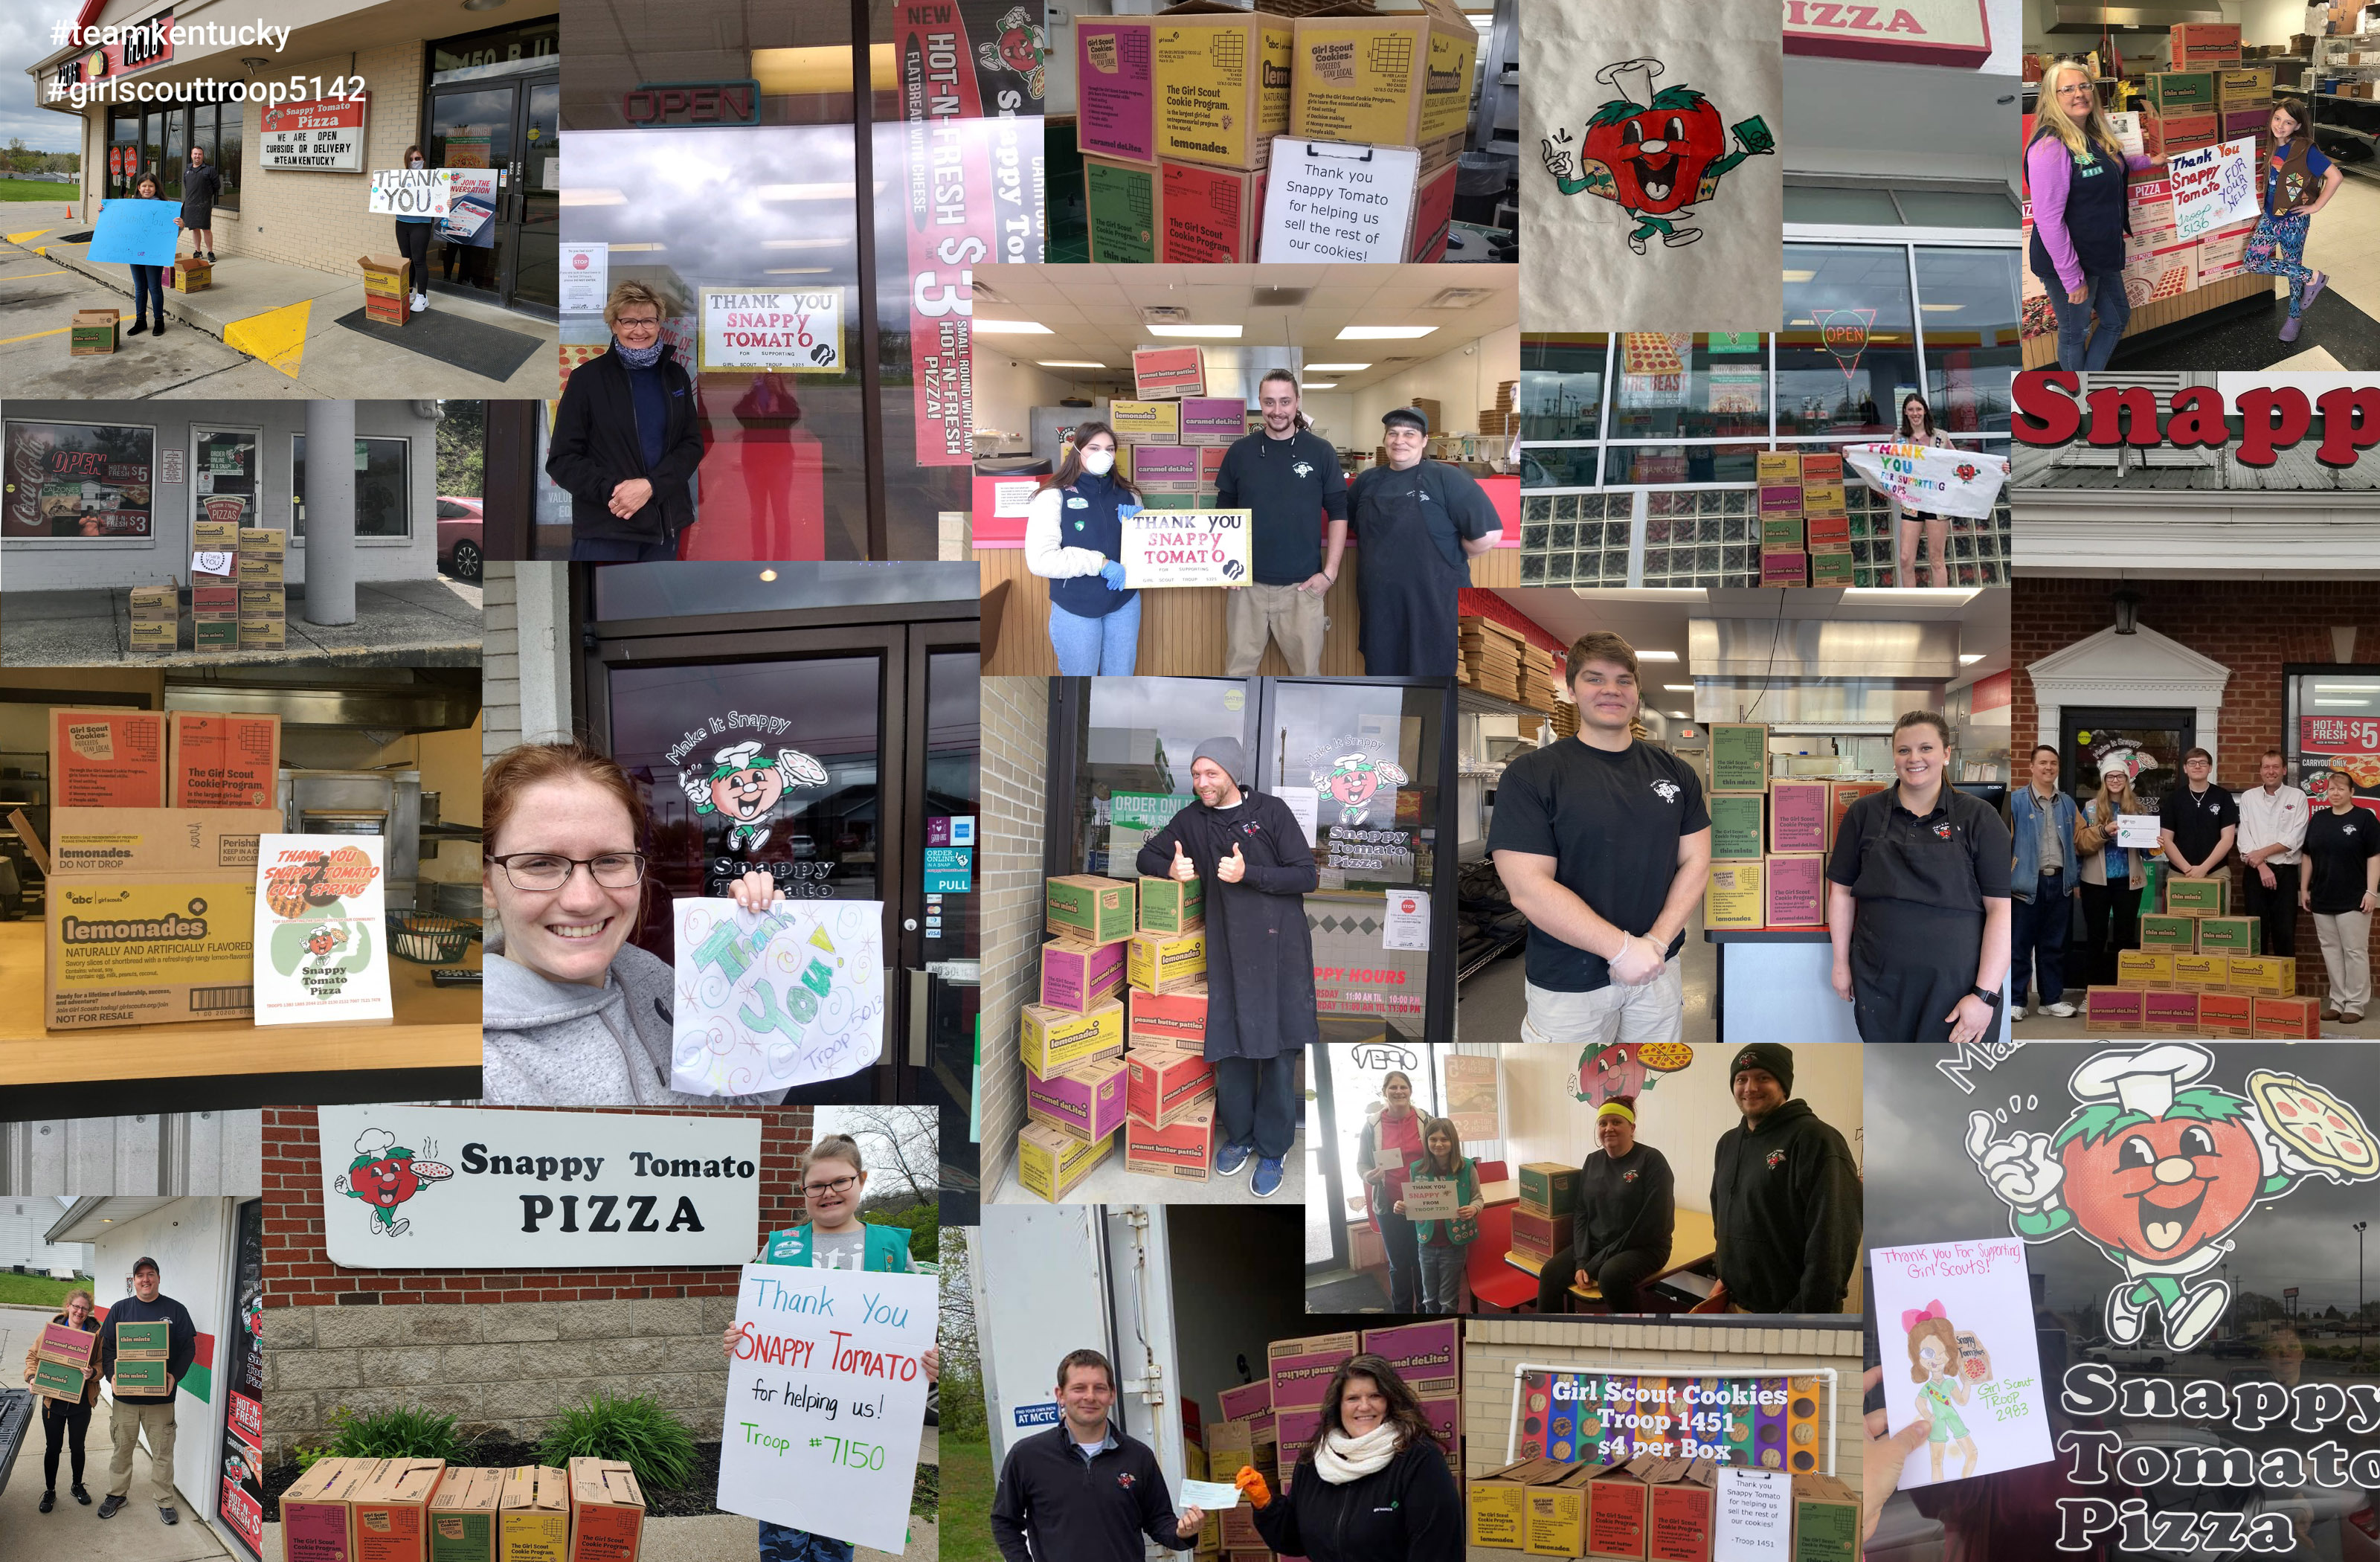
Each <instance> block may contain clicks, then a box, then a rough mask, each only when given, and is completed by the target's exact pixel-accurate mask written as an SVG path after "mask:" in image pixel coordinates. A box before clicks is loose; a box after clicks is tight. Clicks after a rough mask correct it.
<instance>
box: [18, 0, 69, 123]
mask: <svg viewBox="0 0 2380 1562" xmlns="http://www.w3.org/2000/svg"><path fill="white" fill-rule="evenodd" d="M75 8H76V7H75V6H73V4H72V0H39V3H38V4H35V3H33V0H26V3H24V4H18V5H10V6H0V146H6V145H7V144H8V142H9V140H11V139H12V138H14V137H18V136H22V137H24V138H25V144H26V145H27V146H29V147H30V148H32V149H33V150H34V151H36V152H72V151H74V150H76V147H77V145H78V140H79V132H78V130H77V128H76V122H75V121H74V120H73V119H71V118H69V117H67V116H66V115H63V114H54V113H52V112H51V111H50V110H48V109H46V108H42V107H39V106H37V105H36V104H34V102H33V81H32V78H30V77H29V76H27V75H26V74H25V72H26V71H27V70H28V69H29V68H30V67H31V66H32V64H33V62H34V61H35V60H38V59H40V58H41V57H42V55H46V54H48V53H49V52H50V29H51V27H52V26H53V25H55V23H56V21H57V19H58V18H59V17H60V16H64V17H66V18H67V20H69V21H71V20H73V19H74V11H75Z"/></svg>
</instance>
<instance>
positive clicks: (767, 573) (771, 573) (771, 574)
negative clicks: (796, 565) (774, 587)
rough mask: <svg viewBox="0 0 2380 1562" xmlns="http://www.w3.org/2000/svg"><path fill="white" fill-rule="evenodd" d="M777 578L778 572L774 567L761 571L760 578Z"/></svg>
mask: <svg viewBox="0 0 2380 1562" xmlns="http://www.w3.org/2000/svg"><path fill="white" fill-rule="evenodd" d="M776 578H777V572H776V571H775V570H773V569H763V570H762V571H760V579H761V580H775V579H776Z"/></svg>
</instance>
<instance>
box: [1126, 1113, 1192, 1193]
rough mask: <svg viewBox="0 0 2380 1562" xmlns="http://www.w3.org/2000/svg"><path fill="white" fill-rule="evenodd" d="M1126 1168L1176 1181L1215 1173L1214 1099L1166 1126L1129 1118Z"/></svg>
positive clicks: (1188, 1180) (1127, 1119) (1186, 1180)
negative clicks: (1152, 1125) (1152, 1124)
mask: <svg viewBox="0 0 2380 1562" xmlns="http://www.w3.org/2000/svg"><path fill="white" fill-rule="evenodd" d="M1123 1169H1124V1170H1126V1171H1128V1172H1140V1173H1143V1174H1145V1175H1147V1176H1149V1177H1163V1178H1172V1180H1174V1181H1176V1182H1206V1181H1209V1180H1211V1179H1212V1178H1213V1177H1214V1175H1215V1098H1214V1096H1213V1094H1212V1093H1211V1092H1210V1093H1209V1094H1208V1096H1207V1097H1206V1098H1205V1099H1204V1100H1203V1101H1201V1102H1200V1103H1199V1104H1196V1105H1195V1106H1193V1107H1191V1108H1190V1109H1189V1110H1188V1111H1186V1112H1183V1113H1181V1114H1179V1115H1177V1116H1176V1117H1174V1119H1173V1121H1172V1122H1171V1123H1169V1124H1167V1125H1166V1126H1165V1127H1163V1128H1153V1127H1151V1126H1150V1125H1148V1124H1147V1123H1144V1122H1142V1121H1140V1119H1138V1118H1137V1117H1126V1118H1125V1120H1124V1130H1123Z"/></svg>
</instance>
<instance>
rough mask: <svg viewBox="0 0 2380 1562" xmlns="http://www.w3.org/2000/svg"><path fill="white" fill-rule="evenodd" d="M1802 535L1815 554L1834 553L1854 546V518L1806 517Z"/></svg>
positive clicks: (1833, 516) (1832, 516)
mask: <svg viewBox="0 0 2380 1562" xmlns="http://www.w3.org/2000/svg"><path fill="white" fill-rule="evenodd" d="M1802 534H1803V538H1804V539H1805V540H1806V543H1807V545H1808V547H1809V548H1810V550H1811V551H1812V552H1813V553H1817V552H1826V553H1833V552H1837V551H1840V550H1842V549H1846V548H1849V547H1850V546H1851V545H1852V518H1851V517H1850V516H1848V515H1805V516H1803V518H1802Z"/></svg>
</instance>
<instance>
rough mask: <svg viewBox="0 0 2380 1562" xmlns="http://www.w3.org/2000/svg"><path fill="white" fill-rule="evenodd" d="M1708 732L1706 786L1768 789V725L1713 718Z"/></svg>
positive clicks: (1729, 789)
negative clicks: (1708, 750) (1708, 751)
mask: <svg viewBox="0 0 2380 1562" xmlns="http://www.w3.org/2000/svg"><path fill="white" fill-rule="evenodd" d="M1707 730H1708V731H1709V733H1710V789H1711V790H1712V791H1714V792H1766V791H1767V789H1768V728H1767V726H1765V725H1763V724H1761V723H1758V722H1740V721H1715V722H1713V723H1711V724H1710V726H1709V727H1708V728H1707Z"/></svg>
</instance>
